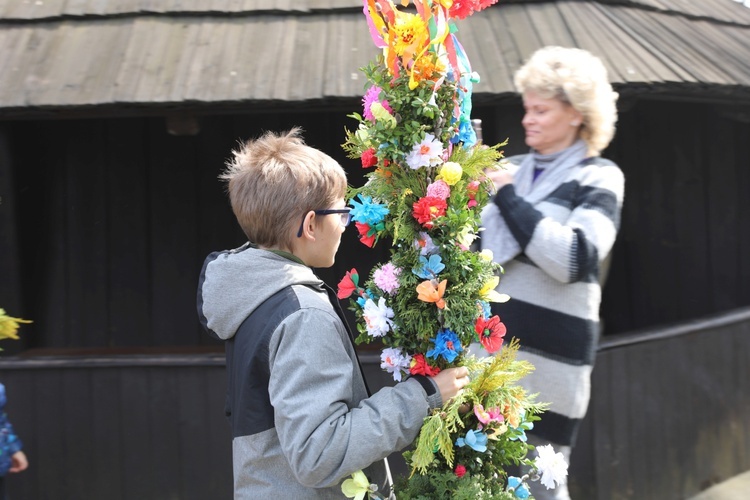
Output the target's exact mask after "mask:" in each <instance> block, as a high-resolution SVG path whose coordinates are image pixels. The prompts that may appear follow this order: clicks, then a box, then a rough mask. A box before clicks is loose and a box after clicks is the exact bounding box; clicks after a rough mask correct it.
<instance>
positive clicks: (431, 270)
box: [411, 254, 445, 280]
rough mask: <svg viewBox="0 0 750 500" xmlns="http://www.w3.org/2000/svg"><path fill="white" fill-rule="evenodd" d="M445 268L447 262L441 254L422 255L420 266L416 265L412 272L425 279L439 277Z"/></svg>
mask: <svg viewBox="0 0 750 500" xmlns="http://www.w3.org/2000/svg"><path fill="white" fill-rule="evenodd" d="M443 269H445V264H443V259H442V258H441V257H440V256H439V255H437V254H433V255H430V257H429V258H427V257H425V256H422V255H420V257H419V267H415V268H414V269H412V271H411V272H412V273H414V274H415V275H417V276H419V277H420V278H422V279H423V280H431V279H435V278H437V275H438V274H440V271H442V270H443Z"/></svg>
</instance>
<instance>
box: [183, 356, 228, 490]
mask: <svg viewBox="0 0 750 500" xmlns="http://www.w3.org/2000/svg"><path fill="white" fill-rule="evenodd" d="M207 390H208V387H207V383H206V377H205V370H202V369H199V368H193V369H186V370H183V371H182V373H181V374H180V377H179V379H178V380H177V384H176V387H175V388H174V393H175V395H176V398H177V401H176V406H175V408H174V409H175V410H176V412H177V415H178V416H179V417H178V418H179V420H178V425H173V428H174V429H175V430H176V431H177V432H176V436H177V439H178V441H179V447H178V449H179V454H178V455H177V456H176V457H175V458H176V460H175V462H176V464H177V466H178V469H179V470H178V471H177V475H176V477H178V478H179V490H178V491H177V492H176V493H177V494H178V495H179V497H180V498H183V499H185V500H190V499H195V500H200V499H202V498H209V497H214V496H216V497H217V498H218V496H217V495H216V491H215V490H212V489H211V488H210V486H209V485H208V484H207V482H206V481H205V477H204V471H206V470H209V469H212V468H213V467H216V465H215V464H212V463H211V457H209V455H208V454H207V453H206V450H208V447H209V439H210V436H209V434H208V433H207V432H205V431H206V429H207V425H208V413H209V408H208V407H207V406H206V404H205V402H206V400H207V399H208V398H207V396H208V394H207Z"/></svg>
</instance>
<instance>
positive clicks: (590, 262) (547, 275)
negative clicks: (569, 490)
mask: <svg viewBox="0 0 750 500" xmlns="http://www.w3.org/2000/svg"><path fill="white" fill-rule="evenodd" d="M524 156H525V155H521V156H517V157H513V158H510V159H509V161H510V162H511V163H513V164H520V163H521V162H522V161H523V159H524ZM624 183H625V182H624V177H623V174H622V171H621V170H620V169H619V168H618V167H617V165H615V164H614V163H612V162H611V161H609V160H606V159H603V158H600V157H595V158H589V159H587V160H585V161H583V162H582V163H581V164H579V165H578V166H576V167H575V168H573V169H571V171H570V173H569V175H568V176H567V179H566V180H565V181H564V182H562V183H561V184H560V186H559V187H557V188H556V189H555V190H554V191H552V193H551V194H550V195H548V196H547V197H546V198H545V199H543V200H541V201H539V202H537V203H534V204H531V203H529V202H527V201H526V200H525V199H524V198H522V197H520V196H518V195H517V194H516V192H515V188H514V186H513V185H512V184H509V185H506V186H504V187H503V188H501V189H500V190H499V191H498V193H497V195H496V197H495V200H494V201H495V206H496V207H497V209H498V210H499V211H500V214H501V215H502V217H503V219H504V220H505V223H506V224H507V225H508V227H509V229H510V232H511V233H512V235H513V237H514V238H515V239H516V240H517V242H518V244H519V245H520V247H521V250H522V251H521V253H520V254H519V255H517V256H516V257H515V258H513V259H512V260H510V261H509V262H507V263H506V264H505V265H504V269H505V274H504V275H503V276H502V278H501V280H500V286H499V288H498V290H499V291H501V292H502V293H507V294H509V295H510V297H511V300H510V301H508V302H506V303H504V304H493V312H494V313H495V314H498V315H499V316H500V318H501V320H502V321H503V322H504V323H505V325H506V326H507V328H508V336H511V337H517V338H518V339H519V340H520V344H521V350H520V351H519V359H526V360H528V361H530V362H531V363H533V365H534V366H535V368H536V369H535V371H534V372H533V373H532V374H531V375H529V376H527V377H525V378H524V379H523V380H522V385H524V386H525V387H526V389H527V390H529V391H530V392H531V393H539V396H538V398H537V400H538V401H541V402H548V403H550V407H549V410H548V411H547V412H545V413H544V414H543V415H542V420H541V421H540V422H537V423H536V424H535V428H534V430H533V431H532V432H533V433H534V434H536V435H537V436H539V437H540V438H541V439H544V440H547V441H550V442H552V443H555V444H559V445H566V446H571V445H572V444H573V443H574V441H575V437H576V434H577V430H578V427H579V424H580V422H581V419H583V417H584V415H585V414H586V410H587V407H588V403H589V397H590V392H591V391H590V388H591V370H592V368H593V364H594V358H595V353H596V346H597V342H598V337H599V306H600V303H601V281H603V278H604V276H603V274H604V273H603V264H604V262H605V260H607V259H608V257H609V254H610V252H611V249H612V246H613V244H614V242H615V237H616V235H617V231H618V228H619V225H620V212H621V209H622V203H623V195H624ZM495 206H492V209H494V208H495ZM486 230H487V231H491V230H492V228H491V227H487V228H486Z"/></svg>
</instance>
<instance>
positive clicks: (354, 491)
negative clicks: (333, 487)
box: [341, 470, 370, 500]
mask: <svg viewBox="0 0 750 500" xmlns="http://www.w3.org/2000/svg"><path fill="white" fill-rule="evenodd" d="M341 491H342V492H343V493H344V496H345V497H346V498H354V500H363V499H364V498H365V495H367V494H368V493H369V492H370V481H368V480H367V476H365V473H364V472H362V471H361V470H358V471H357V472H355V473H353V474H352V477H351V478H349V479H347V480H345V481H344V482H343V483H342V484H341Z"/></svg>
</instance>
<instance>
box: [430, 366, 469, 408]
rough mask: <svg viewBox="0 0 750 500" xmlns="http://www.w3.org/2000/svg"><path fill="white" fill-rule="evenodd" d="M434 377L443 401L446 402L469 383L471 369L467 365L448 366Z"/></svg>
mask: <svg viewBox="0 0 750 500" xmlns="http://www.w3.org/2000/svg"><path fill="white" fill-rule="evenodd" d="M432 379H433V380H434V381H435V384H437V386H438V390H439V391H440V397H441V398H442V399H443V403H446V402H447V401H449V400H450V399H452V398H453V397H454V396H455V395H456V394H458V391H460V390H461V389H463V388H464V387H465V386H466V385H467V384H468V383H469V370H468V368H466V367H465V366H459V367H458V368H446V369H445V370H443V371H441V372H440V373H438V374H437V375H435V376H434V377H433V378H432Z"/></svg>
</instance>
